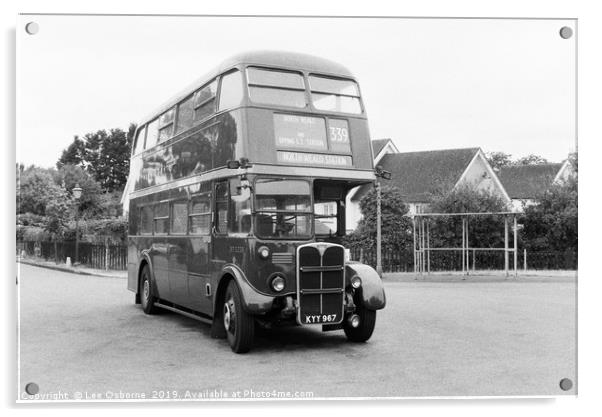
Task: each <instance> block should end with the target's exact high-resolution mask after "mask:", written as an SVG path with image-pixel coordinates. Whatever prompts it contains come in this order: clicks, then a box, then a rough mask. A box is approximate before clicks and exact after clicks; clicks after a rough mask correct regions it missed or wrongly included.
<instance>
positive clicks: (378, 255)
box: [375, 181, 383, 277]
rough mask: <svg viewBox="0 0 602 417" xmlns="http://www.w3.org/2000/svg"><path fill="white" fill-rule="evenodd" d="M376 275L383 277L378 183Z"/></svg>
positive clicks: (378, 189) (377, 190)
mask: <svg viewBox="0 0 602 417" xmlns="http://www.w3.org/2000/svg"><path fill="white" fill-rule="evenodd" d="M375 187H376V273H377V274H378V276H379V277H382V276H383V263H382V255H381V241H382V238H381V234H380V233H381V232H380V226H381V219H380V200H381V195H380V182H378V181H376V184H375Z"/></svg>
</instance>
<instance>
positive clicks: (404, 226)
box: [347, 186, 412, 251]
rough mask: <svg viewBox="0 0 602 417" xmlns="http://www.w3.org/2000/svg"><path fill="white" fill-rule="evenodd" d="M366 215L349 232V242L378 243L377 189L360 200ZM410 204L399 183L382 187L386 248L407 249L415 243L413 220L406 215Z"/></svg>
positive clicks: (373, 246) (358, 244)
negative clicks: (350, 232)
mask: <svg viewBox="0 0 602 417" xmlns="http://www.w3.org/2000/svg"><path fill="white" fill-rule="evenodd" d="M360 210H361V212H362V219H361V220H360V221H359V223H358V226H357V229H356V230H355V231H354V232H353V233H352V234H350V235H349V237H348V238H347V243H348V244H351V245H355V246H360V247H363V248H364V249H372V248H375V247H376V189H374V188H373V189H372V190H370V192H368V193H367V194H366V195H365V196H364V197H362V199H361V200H360ZM407 213H408V207H407V205H406V204H405V203H404V202H403V197H402V195H401V192H400V191H399V189H398V188H397V187H392V186H382V188H381V232H382V233H381V235H382V245H383V247H384V248H389V249H393V250H397V251H399V250H404V249H408V248H409V247H411V243H410V242H411V240H412V222H411V220H410V219H409V218H408V217H407V216H406V214H407Z"/></svg>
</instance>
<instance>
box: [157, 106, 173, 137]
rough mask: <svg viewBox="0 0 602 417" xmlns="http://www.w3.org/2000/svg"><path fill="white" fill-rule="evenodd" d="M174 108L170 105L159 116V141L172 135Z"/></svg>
mask: <svg viewBox="0 0 602 417" xmlns="http://www.w3.org/2000/svg"><path fill="white" fill-rule="evenodd" d="M175 115H176V108H175V107H172V108H171V109H169V110H167V111H166V112H165V113H163V114H162V115H161V116H159V142H163V141H164V140H166V139H169V138H170V137H171V136H172V135H173V122H174V117H175Z"/></svg>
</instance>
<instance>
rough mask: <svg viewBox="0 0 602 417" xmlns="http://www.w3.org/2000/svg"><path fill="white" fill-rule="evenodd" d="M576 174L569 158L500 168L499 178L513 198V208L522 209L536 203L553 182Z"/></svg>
mask: <svg viewBox="0 0 602 417" xmlns="http://www.w3.org/2000/svg"><path fill="white" fill-rule="evenodd" d="M572 175H574V169H573V167H572V165H571V163H570V162H569V161H568V160H567V161H565V162H564V163H547V164H538V165H511V166H506V167H502V168H500V170H499V171H498V173H497V176H498V178H499V179H500V181H501V182H502V185H503V186H504V188H505V189H506V192H507V193H508V195H509V196H510V198H511V199H512V210H513V211H522V210H523V209H524V208H525V207H526V206H529V205H532V204H535V201H536V198H537V196H538V195H539V194H540V193H541V192H542V191H545V190H547V189H548V188H550V186H552V185H553V184H558V183H561V182H563V181H566V180H567V179H568V178H570V177H571V176H572Z"/></svg>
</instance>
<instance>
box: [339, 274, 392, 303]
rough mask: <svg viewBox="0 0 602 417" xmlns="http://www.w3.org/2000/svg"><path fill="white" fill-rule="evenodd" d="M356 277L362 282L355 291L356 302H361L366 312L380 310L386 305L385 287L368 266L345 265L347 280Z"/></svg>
mask: <svg viewBox="0 0 602 417" xmlns="http://www.w3.org/2000/svg"><path fill="white" fill-rule="evenodd" d="M354 275H357V276H359V277H360V279H361V280H362V286H361V287H360V288H359V289H357V290H356V292H355V294H356V297H354V298H356V300H355V301H356V302H358V301H359V302H361V303H362V305H363V306H364V307H365V308H367V309H368V310H381V309H383V308H385V304H386V303H387V300H386V297H385V287H384V286H383V282H382V280H381V278H380V276H379V275H378V274H377V273H376V271H375V270H374V269H373V268H372V267H371V266H368V265H364V264H362V263H359V262H350V263H347V264H346V265H345V276H346V277H347V279H348V280H351V278H352V277H353V276H354Z"/></svg>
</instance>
